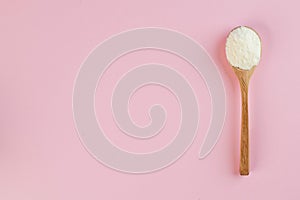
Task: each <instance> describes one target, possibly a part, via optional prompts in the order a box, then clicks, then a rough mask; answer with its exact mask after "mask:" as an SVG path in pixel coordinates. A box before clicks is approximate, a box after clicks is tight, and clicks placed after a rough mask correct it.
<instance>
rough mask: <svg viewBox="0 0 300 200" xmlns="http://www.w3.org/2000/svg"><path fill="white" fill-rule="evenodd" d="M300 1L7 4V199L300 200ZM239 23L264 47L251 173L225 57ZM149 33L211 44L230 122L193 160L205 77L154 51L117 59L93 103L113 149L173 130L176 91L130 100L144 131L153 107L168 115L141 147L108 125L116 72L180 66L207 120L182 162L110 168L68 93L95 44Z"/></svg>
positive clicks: (3, 142)
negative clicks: (85, 136)
mask: <svg viewBox="0 0 300 200" xmlns="http://www.w3.org/2000/svg"><path fill="white" fill-rule="evenodd" d="M299 6H300V5H299V3H298V1H296V0H293V1H292V0H285V1H277V0H276V1H261V0H251V1H241V0H227V1H219V0H209V1H208V0H207V1H196V0H194V1H178V0H172V1H171V0H167V1H159V0H152V1H141V0H130V1H121V0H119V1H116V0H110V1H95V0H94V1H86V0H77V1H74V0H73V1H71V0H69V1H14V0H1V3H0V15H1V16H0V27H1V31H0V36H1V37H0V55H1V59H0V66H1V73H0V88H1V104H0V110H1V115H0V124H1V125H0V199H3V200H4V199H5V200H17V199H22V200H27V199H28V200H39V199H43V200H48V199H49V200H53V199H57V200H64V199H74V200H76V199H78V200H79V199H95V200H96V199H130V200H135V199H136V200H138V199H145V200H150V199H172V200H180V199H186V200H188V199H191V200H192V199H203V200H204V199H231V200H235V199H246V200H247V199H249V200H250V199H273V200H279V199H289V200H296V199H300V190H299V180H300V175H299V170H300V160H299V153H300V145H299V141H300V133H299V129H298V127H299V124H298V123H300V121H299V120H300V107H299V106H298V105H299V101H300V95H299V89H300V86H299V85H300V79H299V73H300V70H299V65H300V63H299V45H300V39H299V35H300V28H299V22H298V19H299V18H300V12H299ZM237 25H248V26H251V27H253V28H254V29H256V30H257V31H258V32H259V33H260V35H261V37H262V42H263V57H262V61H261V63H260V65H259V67H258V68H257V70H256V71H255V74H254V76H253V79H252V82H251V88H250V93H251V94H250V114H251V116H250V122H251V125H250V126H251V127H250V130H251V170H252V173H251V175H250V176H249V177H240V176H239V175H238V161H239V117H240V108H239V103H240V102H239V87H238V82H237V79H236V78H235V76H234V74H233V72H232V70H231V69H230V67H229V66H228V64H227V62H226V59H225V54H224V43H225V37H226V34H227V33H228V32H229V31H230V30H231V29H232V28H234V27H235V26H237ZM146 26H155V27H162V28H169V29H174V30H177V31H180V32H182V33H184V34H186V35H188V36H190V37H192V38H194V39H195V40H196V41H197V42H198V43H200V44H201V45H203V46H204V47H205V48H206V49H207V51H208V53H209V54H210V55H211V57H212V59H213V60H214V62H215V63H216V64H217V67H218V68H219V70H220V72H221V74H222V77H223V79H224V84H225V89H226V94H227V117H226V121H225V126H224V130H223V132H222V136H221V137H220V140H219V142H218V144H217V145H216V147H215V148H214V150H213V152H212V153H211V154H210V155H209V156H208V157H207V158H206V159H204V160H198V159H197V156H198V151H199V147H200V145H201V143H202V141H203V137H204V134H205V131H206V129H207V127H208V122H209V115H210V109H211V108H210V107H207V105H208V102H209V98H208V95H207V91H206V88H205V87H204V84H203V80H202V79H201V77H199V76H197V75H195V73H194V71H193V70H192V68H191V66H188V65H187V64H186V63H184V62H183V61H181V60H180V59H179V58H177V57H176V56H171V55H169V54H164V53H161V52H157V51H142V52H136V53H134V54H132V55H127V56H128V57H124V58H122V59H120V61H119V62H118V63H115V64H114V65H113V66H112V67H111V69H110V70H109V71H108V72H107V73H106V75H105V77H104V78H103V80H102V83H103V84H104V85H105V87H102V89H101V87H99V88H98V91H97V98H96V100H97V102H98V103H96V107H97V113H98V117H99V119H100V121H101V120H103V122H106V123H105V124H106V128H107V129H108V130H115V131H110V132H109V133H108V137H110V138H112V140H113V142H114V143H116V144H117V145H120V146H122V147H124V148H126V149H128V150H131V151H136V152H141V151H146V152H147V151H151V150H153V149H156V148H159V147H160V146H162V145H164V144H165V142H167V141H169V140H170V139H171V138H172V137H173V136H174V135H173V134H174V131H176V129H177V128H178V126H177V125H176V124H178V120H179V118H178V117H179V116H178V115H176V113H177V114H178V112H179V110H178V105H177V102H176V101H175V98H174V96H173V95H171V94H169V93H168V92H166V91H165V90H164V89H162V88H159V87H154V86H149V87H147V88H144V90H141V91H139V92H138V93H136V94H135V95H134V97H133V100H132V102H131V103H130V112H131V113H132V115H133V119H134V120H135V121H136V122H137V123H139V124H141V125H142V124H146V123H147V122H149V121H148V120H149V119H148V118H147V115H146V112H145V111H146V109H147V108H148V106H149V105H151V104H153V103H157V102H159V103H161V104H164V105H165V106H166V110H167V111H168V112H169V113H171V114H169V116H171V117H170V118H168V121H167V125H166V128H165V130H164V132H163V133H162V135H160V136H158V137H157V138H153V139H152V140H150V141H134V139H132V138H127V137H126V136H124V135H121V134H119V133H118V130H117V129H116V127H115V125H114V124H112V122H111V121H110V120H111V112H110V110H109V107H108V106H105V103H107V102H108V100H109V99H106V98H104V99H103V103H101V100H102V97H105V95H102V92H104V93H106V94H109V92H111V89H112V88H113V86H112V85H111V84H112V83H113V82H114V81H115V80H117V79H118V77H117V76H119V75H121V74H122V73H124V72H126V69H130V67H132V66H133V65H136V64H141V63H145V62H149V61H151V62H160V63H164V64H170V65H171V66H173V67H174V68H176V69H178V70H179V71H180V72H181V73H182V74H184V75H185V76H186V77H188V80H189V81H190V83H191V84H192V85H193V88H194V89H195V91H196V96H197V98H198V100H199V105H200V108H201V115H202V116H206V117H202V119H201V125H200V127H199V130H198V135H197V137H196V139H195V141H194V143H193V144H192V146H191V148H190V149H189V150H188V151H187V152H186V153H185V154H184V156H183V157H182V158H181V159H179V160H178V161H177V162H176V163H175V164H173V165H171V166H170V167H168V168H166V169H164V170H161V171H158V172H155V173H150V174H144V175H131V174H126V173H121V172H117V171H114V170H111V169H110V168H107V167H105V166H104V165H102V164H100V163H99V162H97V161H96V160H95V159H93V158H92V157H91V156H90V155H89V154H88V152H87V151H86V150H85V149H84V147H83V146H82V144H81V143H80V140H79V138H78V136H77V133H76V130H75V126H74V122H73V116H72V89H73V83H74V80H75V77H76V74H77V72H78V70H79V68H80V64H81V62H82V61H83V60H84V58H85V57H86V56H87V55H88V53H89V52H90V51H91V50H92V49H93V48H94V47H95V46H96V45H97V44H99V43H100V42H101V41H103V40H105V39H106V38H108V37H109V36H111V35H112V34H116V33H119V32H121V31H124V30H127V29H131V28H137V27H146ZM121 66H124V67H123V68H122V70H123V71H122V70H120V69H121ZM124 70H125V71H124ZM149 94H151V95H149ZM150 97H151V98H150ZM158 97H159V98H158ZM100 99H101V100H100ZM145 99H147V101H145ZM101 109H104V110H106V111H107V112H106V113H105V114H106V115H105V114H104V115H103V113H100V111H101ZM105 120H107V121H105ZM174 124H175V125H174Z"/></svg>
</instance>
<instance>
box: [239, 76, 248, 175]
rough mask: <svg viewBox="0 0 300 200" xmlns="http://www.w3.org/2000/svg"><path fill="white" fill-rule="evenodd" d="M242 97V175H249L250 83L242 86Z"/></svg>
mask: <svg viewBox="0 0 300 200" xmlns="http://www.w3.org/2000/svg"><path fill="white" fill-rule="evenodd" d="M240 86H241V95H242V122H241V143H240V145H241V147H240V148H241V152H240V175H248V174H249V126H248V83H245V82H244V84H242V83H241V84H240Z"/></svg>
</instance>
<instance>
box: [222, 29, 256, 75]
mask: <svg viewBox="0 0 300 200" xmlns="http://www.w3.org/2000/svg"><path fill="white" fill-rule="evenodd" d="M260 55H261V42H260V38H259V36H258V35H257V33H256V32H255V31H253V30H252V29H250V28H248V27H245V26H241V27H238V28H236V29H234V30H233V31H232V32H231V33H230V34H229V36H228V37H227V41H226V56H227V60H228V62H229V63H230V64H231V65H232V66H234V67H238V68H240V69H244V70H249V69H251V68H252V67H254V66H256V65H258V63H259V60H260Z"/></svg>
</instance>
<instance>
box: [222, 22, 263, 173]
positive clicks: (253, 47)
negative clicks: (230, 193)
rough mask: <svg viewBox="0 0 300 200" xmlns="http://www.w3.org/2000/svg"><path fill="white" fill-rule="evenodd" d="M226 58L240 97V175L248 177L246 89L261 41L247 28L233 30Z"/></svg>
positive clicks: (227, 45) (254, 66)
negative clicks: (237, 83)
mask: <svg viewBox="0 0 300 200" xmlns="http://www.w3.org/2000/svg"><path fill="white" fill-rule="evenodd" d="M226 56H227V60H228V62H229V63H230V64H231V66H232V68H233V70H234V72H235V74H236V76H237V78H238V80H239V83H240V89H241V97H242V116H241V141H240V175H249V120H248V88H249V81H250V78H251V76H252V74H253V72H254V70H255V68H256V65H257V64H258V62H259V60H260V56H261V40H260V38H259V36H258V34H257V33H256V32H255V31H254V30H253V29H251V28H249V27H244V26H240V27H237V28H235V29H233V30H232V31H231V32H230V34H229V35H228V37H227V42H226Z"/></svg>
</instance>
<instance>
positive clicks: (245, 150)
mask: <svg viewBox="0 0 300 200" xmlns="http://www.w3.org/2000/svg"><path fill="white" fill-rule="evenodd" d="M254 69H255V66H254V67H252V68H251V69H250V70H241V69H238V68H236V67H233V70H234V72H235V74H236V76H237V78H238V79H239V82H240V88H241V96H242V119H241V120H242V122H241V143H240V146H241V147H240V148H241V149H240V175H244V176H245V175H246V176H247V175H249V124H248V88H249V81H250V78H251V76H252V74H253V72H254Z"/></svg>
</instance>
